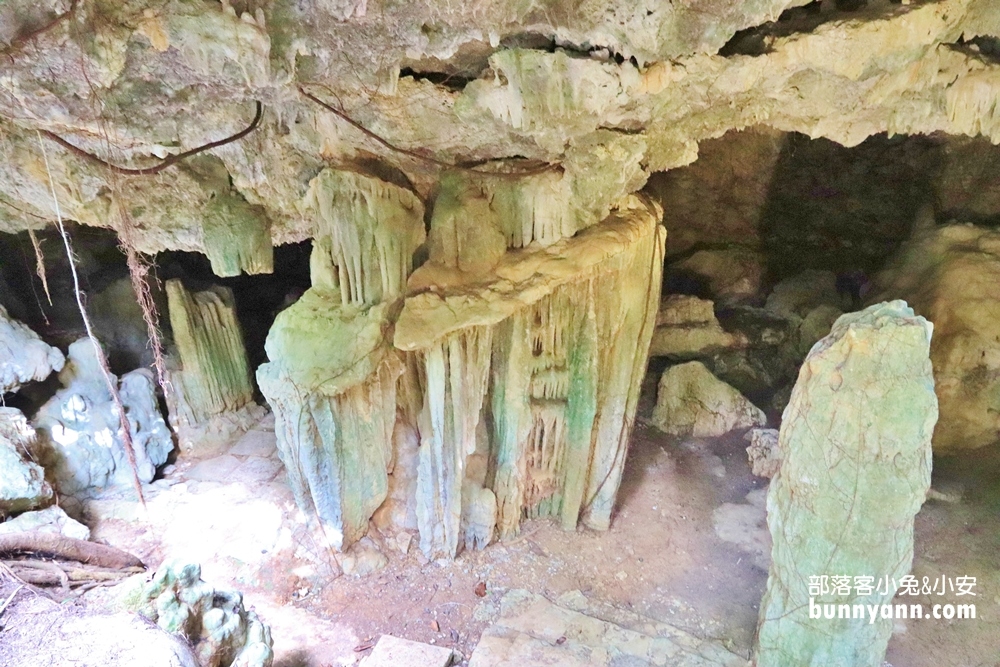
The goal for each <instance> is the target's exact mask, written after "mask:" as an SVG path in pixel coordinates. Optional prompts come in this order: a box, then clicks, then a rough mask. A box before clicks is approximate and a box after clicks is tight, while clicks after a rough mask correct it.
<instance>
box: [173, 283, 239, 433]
mask: <svg viewBox="0 0 1000 667" xmlns="http://www.w3.org/2000/svg"><path fill="white" fill-rule="evenodd" d="M167 302H168V307H169V310H170V325H171V328H172V330H173V335H174V344H175V345H176V346H177V352H178V354H179V356H180V365H181V370H176V371H172V372H171V373H170V383H171V387H170V391H168V392H167V400H168V403H169V405H170V417H171V421H172V423H173V426H174V429H175V430H177V431H181V430H183V429H185V428H197V427H198V426H200V425H204V424H206V423H208V422H209V421H210V420H212V419H213V418H215V417H219V416H220V415H227V414H234V413H238V412H240V411H241V410H244V409H245V408H248V407H250V406H253V405H254V403H253V385H252V384H251V382H250V369H249V367H248V364H247V353H246V348H245V347H244V345H243V334H242V332H241V329H240V325H239V322H238V321H237V319H236V309H235V304H234V303H233V293H232V291H230V290H229V289H228V288H226V287H220V286H214V287H212V288H211V289H207V290H204V291H201V292H193V293H192V292H190V291H188V290H187V289H186V288H185V287H184V285H183V284H182V283H181V281H179V280H168V281H167ZM183 440H185V438H183V437H182V441H183Z"/></svg>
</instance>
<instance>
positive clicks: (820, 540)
mask: <svg viewBox="0 0 1000 667" xmlns="http://www.w3.org/2000/svg"><path fill="white" fill-rule="evenodd" d="M931 328H932V327H931V324H930V323H929V322H927V320H925V319H923V318H922V317H919V316H916V315H914V313H913V311H912V310H911V309H910V308H909V307H908V306H907V305H906V304H905V303H904V302H902V301H893V302H889V303H880V304H877V305H874V306H871V307H869V308H867V309H865V310H864V311H861V312H859V313H851V314H848V315H844V316H843V317H841V318H840V319H839V320H837V323H836V324H835V325H834V327H833V331H832V332H831V333H830V335H829V336H827V337H826V338H825V339H823V341H821V342H820V343H819V344H817V345H816V346H815V347H814V348H813V350H812V352H810V354H809V357H808V358H807V359H806V362H805V364H804V365H803V367H802V370H801V371H800V373H799V381H798V382H797V383H796V385H795V389H794V391H793V392H792V397H791V401H790V403H789V405H788V408H787V409H786V410H785V416H784V421H783V422H782V425H781V431H780V436H779V449H780V457H781V466H780V468H779V470H778V473H777V475H776V476H775V477H774V479H773V480H772V481H771V486H770V489H769V492H768V497H767V516H768V519H767V521H768V527H769V529H770V532H771V537H772V540H773V548H772V551H771V569H770V573H769V575H768V582H767V591H766V593H765V594H764V599H763V601H762V602H761V607H760V621H759V628H758V644H757V649H756V664H757V665H759V666H760V667H772V666H773V667H779V666H782V667H784V666H786V665H820V664H822V665H836V666H841V665H842V666H844V667H847V666H848V665H854V666H859V667H860V666H865V667H879V666H880V665H881V664H882V659H883V657H884V655H885V649H886V644H887V643H888V641H889V635H890V633H891V632H892V624H893V621H892V620H891V619H881V618H879V619H876V620H875V621H874V622H869V619H868V618H846V619H845V618H839V617H838V618H836V619H828V618H820V619H815V618H813V617H811V616H810V600H811V599H814V601H815V603H817V604H823V603H829V604H848V605H853V604H873V605H882V604H886V603H888V602H889V601H890V600H891V599H892V597H893V595H894V594H895V585H896V584H894V585H893V586H891V587H888V586H887V587H885V588H890V589H891V590H885V588H884V589H883V590H881V592H880V591H879V590H878V589H873V590H872V591H869V594H867V595H864V594H858V589H856V588H855V587H854V586H853V585H852V586H850V587H849V591H848V593H847V594H846V595H841V594H839V593H838V592H837V591H836V590H833V591H832V592H823V591H822V590H820V591H810V586H809V584H810V582H811V581H816V580H812V579H811V577H821V576H824V575H826V576H847V577H849V578H850V581H851V582H852V584H853V583H854V582H855V579H854V577H864V576H868V577H873V580H878V579H879V578H880V577H888V578H889V580H890V581H893V582H899V580H900V578H901V577H902V576H903V575H906V574H909V571H910V566H911V563H912V559H913V517H914V516H915V515H916V513H917V511H918V510H919V509H920V506H921V505H922V504H923V502H924V498H925V496H926V493H927V490H928V488H929V487H930V471H931V447H930V440H931V433H932V432H933V430H934V423H935V421H936V420H937V398H936V397H935V395H934V380H933V377H932V375H931V362H930V358H929V353H930V343H931Z"/></svg>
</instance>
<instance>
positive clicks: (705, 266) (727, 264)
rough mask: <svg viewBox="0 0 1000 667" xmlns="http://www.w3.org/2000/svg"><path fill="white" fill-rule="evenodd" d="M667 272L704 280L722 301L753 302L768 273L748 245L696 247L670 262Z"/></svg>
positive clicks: (718, 299) (709, 289) (764, 263)
mask: <svg viewBox="0 0 1000 667" xmlns="http://www.w3.org/2000/svg"><path fill="white" fill-rule="evenodd" d="M670 271H672V272H676V273H680V274H684V275H688V276H690V277H692V278H695V279H697V280H699V281H700V282H702V283H704V284H705V286H706V287H707V288H708V291H709V292H710V293H711V294H712V298H713V299H715V300H716V301H719V302H723V303H727V304H729V303H740V302H746V301H753V300H755V299H756V298H757V295H758V294H759V293H760V290H761V285H762V284H763V282H764V275H765V273H766V272H767V263H766V260H765V259H764V256H763V255H762V254H761V253H759V252H757V251H755V250H750V249H748V248H743V247H734V248H724V249H719V250H699V251H698V252H696V253H694V254H693V255H691V256H690V257H688V258H686V259H683V260H681V261H679V262H675V263H674V264H671V265H670Z"/></svg>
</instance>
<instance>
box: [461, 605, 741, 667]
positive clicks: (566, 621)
mask: <svg viewBox="0 0 1000 667" xmlns="http://www.w3.org/2000/svg"><path fill="white" fill-rule="evenodd" d="M522 665H560V667H598V666H608V665H628V666H629V667H654V666H656V667H667V666H668V665H669V666H670V667H746V665H747V662H746V660H744V659H742V658H740V657H739V656H737V655H735V654H733V653H730V652H729V651H727V650H726V649H725V648H723V647H722V646H721V645H720V644H718V643H716V642H714V641H712V640H708V639H700V638H698V637H696V636H694V635H692V634H690V633H688V632H686V631H684V630H681V629H680V628H678V627H675V626H672V625H669V624H667V623H660V622H655V621H652V620H651V619H648V618H644V617H641V616H639V615H637V614H633V613H630V612H623V611H620V610H616V609H607V608H603V607H598V606H596V605H592V604H591V603H589V601H588V600H587V599H586V598H585V597H584V596H583V595H582V594H581V593H580V592H579V591H572V592H570V593H567V594H565V595H563V596H562V597H560V598H559V599H558V600H557V601H556V602H555V603H553V602H550V601H548V600H546V599H545V598H543V597H542V596H540V595H535V594H533V593H530V592H528V591H524V590H512V591H510V592H509V593H507V594H506V595H505V596H504V598H503V600H502V601H501V603H500V619H499V620H498V621H497V623H496V624H495V625H493V626H491V627H489V628H487V629H486V631H485V632H484V633H483V636H482V639H480V641H479V645H478V646H476V650H475V651H474V652H473V654H472V659H471V660H469V667H521V666H522Z"/></svg>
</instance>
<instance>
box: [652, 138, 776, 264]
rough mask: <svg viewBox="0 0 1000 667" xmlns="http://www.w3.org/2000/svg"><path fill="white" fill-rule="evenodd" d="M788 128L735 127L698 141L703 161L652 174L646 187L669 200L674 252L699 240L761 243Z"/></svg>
mask: <svg viewBox="0 0 1000 667" xmlns="http://www.w3.org/2000/svg"><path fill="white" fill-rule="evenodd" d="M785 137H786V134H785V133H784V132H779V131H777V130H774V129H773V128H769V127H764V126H754V127H748V128H746V129H745V130H741V131H735V130H733V131H730V132H728V133H726V134H725V135H724V136H722V137H719V138H717V139H706V140H705V141H702V142H701V143H700V144H699V145H698V160H697V161H696V162H694V163H693V164H690V165H687V166H685V167H680V168H678V169H671V170H670V171H665V172H657V173H655V174H652V175H651V176H650V178H649V184H648V185H647V187H646V190H647V191H648V192H649V193H650V194H651V195H652V196H653V197H654V198H656V199H657V200H658V201H659V202H661V203H662V204H663V225H664V226H665V227H666V228H667V233H668V234H669V235H670V246H669V247H668V248H667V256H668V257H676V256H678V255H680V254H683V253H685V252H689V251H691V250H692V249H693V248H694V247H695V246H696V245H698V244H699V243H703V242H705V241H709V242H711V243H716V244H718V243H726V244H735V245H743V246H748V247H755V246H758V245H759V244H760V240H761V239H760V230H759V224H758V223H759V222H760V218H761V213H762V211H764V210H765V206H766V204H767V202H768V196H769V195H770V190H771V177H772V176H773V175H774V168H775V166H776V165H777V163H778V158H779V157H780V156H781V154H782V150H783V149H784V147H785Z"/></svg>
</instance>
